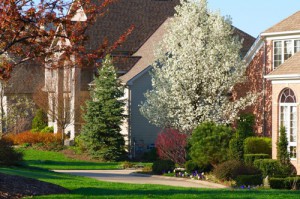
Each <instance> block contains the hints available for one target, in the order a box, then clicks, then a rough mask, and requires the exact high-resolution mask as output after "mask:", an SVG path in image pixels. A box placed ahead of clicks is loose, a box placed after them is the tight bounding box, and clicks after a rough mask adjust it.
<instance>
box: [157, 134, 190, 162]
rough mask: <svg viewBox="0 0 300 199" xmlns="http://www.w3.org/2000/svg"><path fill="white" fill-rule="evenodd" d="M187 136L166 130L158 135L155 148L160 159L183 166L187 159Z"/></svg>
mask: <svg viewBox="0 0 300 199" xmlns="http://www.w3.org/2000/svg"><path fill="white" fill-rule="evenodd" d="M186 145H187V135H186V134H182V133H179V131H177V130H174V129H165V130H163V131H162V132H161V133H159V134H158V136H157V139H156V142H155V147H156V149H157V153H158V155H159V157H160V159H163V160H172V161H173V162H174V163H177V164H179V165H183V164H184V163H185V159H186Z"/></svg>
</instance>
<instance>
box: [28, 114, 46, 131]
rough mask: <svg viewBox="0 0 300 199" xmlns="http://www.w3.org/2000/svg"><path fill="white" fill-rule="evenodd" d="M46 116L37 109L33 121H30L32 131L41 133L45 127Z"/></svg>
mask: <svg viewBox="0 0 300 199" xmlns="http://www.w3.org/2000/svg"><path fill="white" fill-rule="evenodd" d="M47 121H48V119H47V115H46V113H45V112H44V111H43V110H42V109H38V110H37V112H36V114H35V116H34V118H33V120H32V125H31V127H32V130H33V131H41V130H43V129H44V128H45V127H47Z"/></svg>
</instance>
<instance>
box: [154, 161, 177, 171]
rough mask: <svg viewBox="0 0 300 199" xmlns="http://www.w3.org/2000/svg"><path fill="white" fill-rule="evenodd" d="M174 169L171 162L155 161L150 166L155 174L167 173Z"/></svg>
mask: <svg viewBox="0 0 300 199" xmlns="http://www.w3.org/2000/svg"><path fill="white" fill-rule="evenodd" d="M174 169H175V163H174V162H172V161H171V160H157V161H155V162H154V163H153V165H152V171H153V172H154V173H156V174H163V173H167V172H168V171H173V170H174Z"/></svg>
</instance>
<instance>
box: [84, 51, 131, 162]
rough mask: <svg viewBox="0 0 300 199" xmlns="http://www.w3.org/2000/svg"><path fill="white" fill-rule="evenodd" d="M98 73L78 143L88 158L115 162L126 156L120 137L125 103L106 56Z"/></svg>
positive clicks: (114, 72) (119, 85)
mask: <svg viewBox="0 0 300 199" xmlns="http://www.w3.org/2000/svg"><path fill="white" fill-rule="evenodd" d="M102 63H103V64H102V67H101V68H99V69H98V73H99V75H98V76H96V77H95V80H94V81H93V84H94V85H93V88H92V90H91V99H90V100H88V101H87V102H86V107H85V113H84V116H83V118H84V120H85V124H84V126H83V128H82V131H81V135H80V139H82V141H83V143H84V145H85V147H86V148H87V150H88V152H89V153H90V155H92V156H93V157H95V158H98V159H102V160H106V161H115V160H119V159H121V158H123V157H124V155H125V141H124V138H123V135H121V133H120V131H121V128H120V126H121V124H122V120H123V119H124V118H125V115H124V109H123V107H124V106H125V103H124V101H123V100H121V99H120V98H121V97H123V95H124V93H123V91H122V86H121V84H120V82H119V80H118V79H117V74H116V71H115V68H114V66H113V63H112V58H111V57H110V56H109V55H108V56H106V58H105V59H104V60H103V62H102Z"/></svg>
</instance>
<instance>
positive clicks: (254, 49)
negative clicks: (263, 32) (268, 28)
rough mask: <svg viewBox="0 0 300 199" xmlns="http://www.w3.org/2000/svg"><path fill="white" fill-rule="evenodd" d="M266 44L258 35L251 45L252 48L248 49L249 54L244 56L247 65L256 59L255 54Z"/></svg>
mask: <svg viewBox="0 0 300 199" xmlns="http://www.w3.org/2000/svg"><path fill="white" fill-rule="evenodd" d="M263 45H264V42H263V40H262V38H261V37H257V39H256V40H255V42H254V44H253V45H252V46H251V48H250V49H249V50H248V52H247V54H246V55H245V57H244V60H245V61H246V65H249V64H250V62H251V61H252V60H253V59H254V57H255V55H256V54H257V53H258V51H259V50H260V49H261V47H262V46H263Z"/></svg>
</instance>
